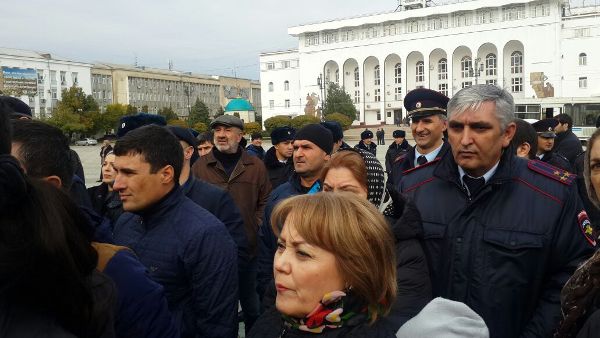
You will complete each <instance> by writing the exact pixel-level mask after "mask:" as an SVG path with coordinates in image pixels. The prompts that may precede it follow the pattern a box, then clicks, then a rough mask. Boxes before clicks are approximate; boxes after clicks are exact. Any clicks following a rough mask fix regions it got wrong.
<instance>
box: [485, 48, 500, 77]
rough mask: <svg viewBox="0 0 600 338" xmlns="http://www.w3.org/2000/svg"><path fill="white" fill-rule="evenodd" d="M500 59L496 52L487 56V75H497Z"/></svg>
mask: <svg viewBox="0 0 600 338" xmlns="http://www.w3.org/2000/svg"><path fill="white" fill-rule="evenodd" d="M497 68H498V60H497V59H496V54H493V53H490V54H488V55H486V57H485V75H488V76H496V73H497Z"/></svg>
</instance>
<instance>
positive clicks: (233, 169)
mask: <svg viewBox="0 0 600 338" xmlns="http://www.w3.org/2000/svg"><path fill="white" fill-rule="evenodd" d="M210 128H211V129H212V130H213V132H214V141H215V142H214V143H215V147H214V148H213V150H212V152H210V153H208V154H207V155H205V156H202V157H200V159H198V160H197V161H196V163H194V166H193V167H192V173H193V174H194V175H195V176H196V177H199V178H201V179H203V180H205V181H207V182H209V183H212V184H215V185H217V186H219V187H221V188H223V189H226V190H227V191H228V192H229V193H230V194H231V197H232V198H233V200H234V202H235V204H236V205H237V207H238V208H239V209H240V212H241V214H242V218H243V219H244V227H245V230H246V236H247V237H248V244H249V247H250V256H251V257H250V260H249V262H248V264H247V266H246V268H245V269H244V268H242V267H241V266H240V269H239V288H240V289H239V290H240V303H241V305H242V310H243V311H244V323H245V328H246V332H248V331H249V330H250V328H251V327H252V324H254V321H255V320H256V318H258V316H259V314H260V309H259V300H258V294H257V293H256V271H257V262H256V253H257V252H256V248H257V245H256V236H257V233H258V227H259V226H260V224H261V223H262V217H263V214H264V210H265V205H266V204H267V199H268V198H269V194H270V193H271V183H270V182H269V175H268V173H267V169H266V168H265V165H264V164H263V162H262V161H261V160H260V159H259V158H258V157H255V156H250V155H248V154H247V153H246V152H245V151H244V150H243V148H242V147H240V141H241V139H242V135H243V130H244V123H243V122H242V120H240V119H239V118H237V117H235V116H231V115H222V116H219V117H218V118H216V119H215V120H213V121H212V122H211V123H210Z"/></svg>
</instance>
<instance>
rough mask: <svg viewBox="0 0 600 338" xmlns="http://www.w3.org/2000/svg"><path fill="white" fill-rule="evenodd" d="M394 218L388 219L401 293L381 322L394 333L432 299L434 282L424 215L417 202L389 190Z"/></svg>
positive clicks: (399, 291) (399, 292)
mask: <svg viewBox="0 0 600 338" xmlns="http://www.w3.org/2000/svg"><path fill="white" fill-rule="evenodd" d="M390 194H391V195H392V198H393V200H394V210H395V215H394V217H386V219H387V221H388V223H389V224H390V226H391V228H392V232H393V234H394V242H395V251H396V273H397V277H396V279H397V283H398V293H397V296H396V301H395V302H394V305H393V306H392V309H391V311H390V313H389V315H388V316H387V317H385V318H383V319H382V322H383V323H384V324H386V325H388V327H389V328H390V329H392V330H393V331H394V332H396V331H398V329H399V328H400V326H402V325H404V323H406V322H407V321H408V320H410V319H411V318H413V317H414V316H416V315H417V314H418V313H419V312H421V310H422V309H423V308H424V307H425V305H427V303H429V302H430V301H431V299H432V290H431V279H430V276H429V268H428V265H427V258H426V255H425V251H424V243H423V225H422V223H421V215H420V214H419V211H418V210H417V207H416V206H415V205H414V203H412V202H410V201H406V199H405V198H404V197H402V196H401V195H399V194H398V193H396V192H395V191H390Z"/></svg>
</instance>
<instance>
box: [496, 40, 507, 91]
mask: <svg viewBox="0 0 600 338" xmlns="http://www.w3.org/2000/svg"><path fill="white" fill-rule="evenodd" d="M496 49H497V50H498V55H497V56H496V57H497V59H496V78H497V82H496V84H497V85H498V87H500V88H506V85H507V84H506V83H504V82H505V81H506V80H505V78H504V48H498V47H496Z"/></svg>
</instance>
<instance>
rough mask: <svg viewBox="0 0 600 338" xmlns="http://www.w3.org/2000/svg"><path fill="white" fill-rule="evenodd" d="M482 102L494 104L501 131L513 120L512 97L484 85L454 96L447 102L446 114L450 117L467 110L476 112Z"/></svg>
mask: <svg viewBox="0 0 600 338" xmlns="http://www.w3.org/2000/svg"><path fill="white" fill-rule="evenodd" d="M484 102H494V103H495V104H496V117H497V118H498V121H500V128H501V129H502V130H505V129H506V127H507V126H508V124H509V123H511V122H512V121H513V120H514V119H515V114H514V111H515V103H514V100H513V97H512V95H511V94H510V93H509V92H508V91H506V90H505V89H502V88H500V87H497V86H494V85H485V84H480V85H474V86H470V87H466V88H463V89H461V90H459V91H458V93H456V94H454V96H452V99H451V100H450V102H448V114H449V116H450V117H452V116H456V115H460V114H462V113H464V112H465V111H466V110H468V109H471V110H477V109H479V107H480V106H481V104H482V103H484Z"/></svg>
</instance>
